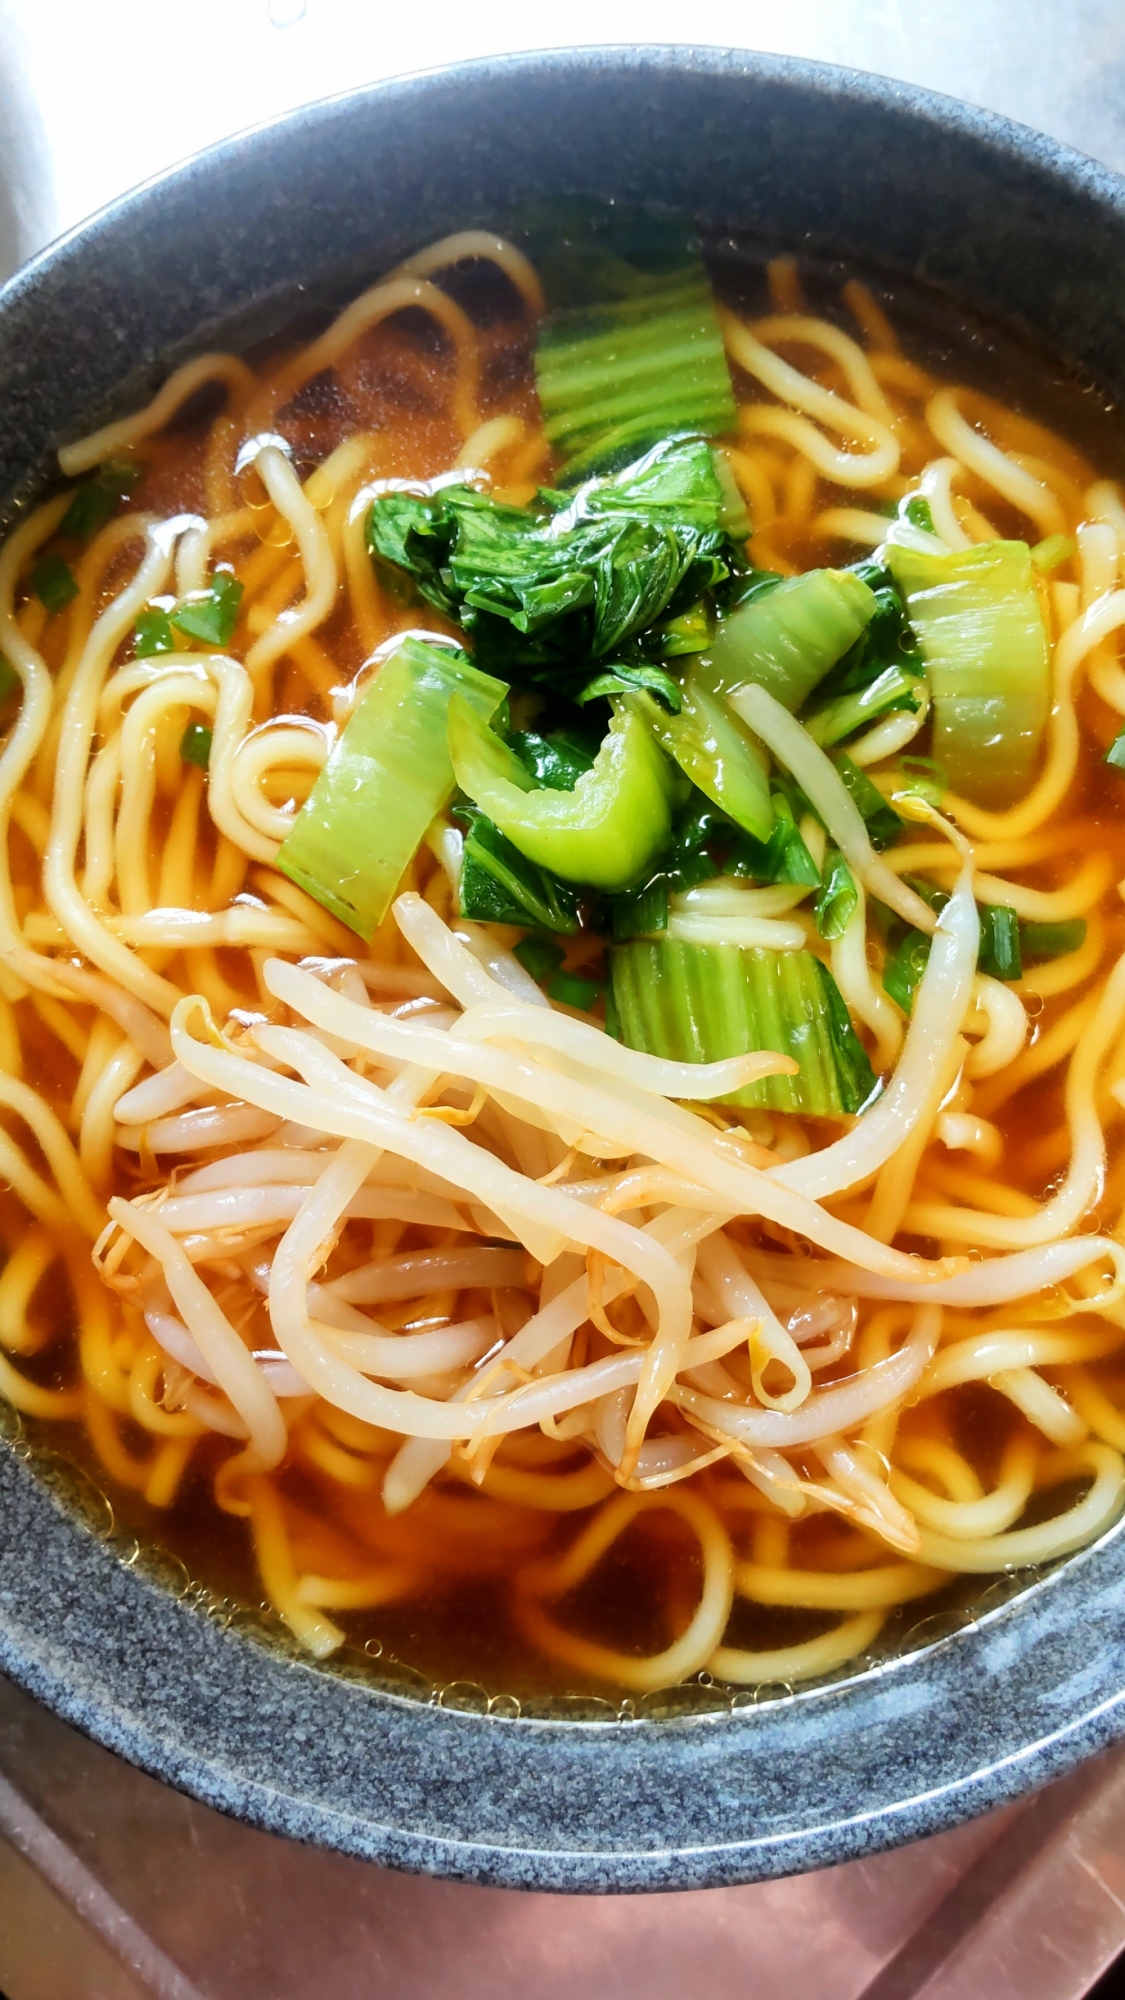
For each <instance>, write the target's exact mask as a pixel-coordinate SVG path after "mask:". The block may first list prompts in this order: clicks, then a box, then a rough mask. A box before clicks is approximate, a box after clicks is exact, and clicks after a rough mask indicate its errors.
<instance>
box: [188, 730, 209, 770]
mask: <svg viewBox="0 0 1125 2000" xmlns="http://www.w3.org/2000/svg"><path fill="white" fill-rule="evenodd" d="M211 736H212V732H211V730H210V729H208V728H207V726H206V724H205V723H203V722H189V723H188V726H187V728H186V729H185V730H184V733H183V735H182V736H181V738H180V756H181V757H182V758H183V760H184V763H185V764H198V766H199V768H200V770H201V771H206V770H207V769H208V767H209V765H210V762H211Z"/></svg>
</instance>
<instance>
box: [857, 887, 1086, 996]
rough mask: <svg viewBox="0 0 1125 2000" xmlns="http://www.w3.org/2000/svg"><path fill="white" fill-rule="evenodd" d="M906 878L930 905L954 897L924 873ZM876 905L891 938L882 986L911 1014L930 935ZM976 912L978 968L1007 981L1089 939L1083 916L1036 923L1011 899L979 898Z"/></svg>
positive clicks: (878, 917) (876, 914)
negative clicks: (992, 900)
mask: <svg viewBox="0 0 1125 2000" xmlns="http://www.w3.org/2000/svg"><path fill="white" fill-rule="evenodd" d="M902 879H903V881H904V882H906V883H908V884H909V886H910V887H911V888H912V889H914V890H915V891H916V892H917V894H918V895H920V896H921V897H922V899H923V901H924V902H926V903H928V904H929V906H930V908H931V910H934V911H937V912H940V911H942V910H943V909H944V908H945V905H946V904H947V903H948V901H949V896H948V893H947V891H946V890H944V889H939V888H938V887H937V886H936V884H934V883H933V882H927V881H925V880H924V879H923V878H922V877H921V876H919V875H904V876H903V878H902ZM871 908H872V914H873V916H874V918H875V921H876V924H877V925H878V927H879V928H880V930H881V931H882V933H883V936H884V937H885V939H886V942H887V962H886V965H885V966H884V969H883V986H884V988H885V990H886V991H887V992H888V993H889V994H890V996H891V998H892V1000H896V1001H897V1002H898V1004H899V1006H900V1007H901V1008H902V1010H903V1012H904V1013H905V1014H909V1013H910V1011H911V1008H912V1006H913V1001H914V991H915V988H916V987H917V984H918V981H919V979H920V978H921V977H922V974H923V972H924V971H925V969H926V964H927V961H928V959H929V955H930V944H931V940H930V939H929V938H928V937H926V936H925V935H924V933H923V932H922V931H916V930H914V929H912V928H910V927H908V926H907V925H905V924H903V923H902V921H901V919H899V918H898V917H895V916H894V915H893V913H892V912H891V911H890V910H888V909H887V908H886V906H885V904H882V903H879V902H873V903H872V906H871ZM977 914H978V916H979V918H980V945H979V947H978V950H977V970H978V971H979V972H983V973H987V974H988V976H989V978H991V979H1002V980H1005V981H1006V982H1008V983H1011V982H1012V981H1014V980H1017V979H1021V978H1022V977H1023V974H1024V972H1025V971H1026V970H1027V968H1028V966H1029V965H1041V964H1042V963H1043V962H1044V960H1046V959H1051V958H1060V957H1062V955H1063V954H1064V953H1065V952H1071V951H1077V950H1078V949H1079V947H1080V946H1081V945H1082V944H1084V943H1085V939H1086V920H1085V918H1084V917H1074V918H1071V919H1069V920H1068V921H1066V922H1063V923H1057V924H1038V923H1031V922H1029V921H1027V920H1026V919H1024V918H1020V917H1018V916H1017V914H1016V912H1015V910H1013V909H1012V908H1011V907H1010V905H1008V904H1007V903H978V905H977Z"/></svg>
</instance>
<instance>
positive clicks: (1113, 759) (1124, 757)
mask: <svg viewBox="0 0 1125 2000" xmlns="http://www.w3.org/2000/svg"><path fill="white" fill-rule="evenodd" d="M1105 761H1106V763H1107V764H1112V765H1113V768H1114V770H1115V771H1125V729H1122V730H1120V731H1119V732H1118V734H1117V735H1116V736H1115V737H1114V739H1113V742H1112V743H1111V744H1110V746H1109V749H1108V750H1107V751H1106V753H1105Z"/></svg>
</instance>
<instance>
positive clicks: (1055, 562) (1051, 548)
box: [1031, 535, 1078, 576]
mask: <svg viewBox="0 0 1125 2000" xmlns="http://www.w3.org/2000/svg"><path fill="white" fill-rule="evenodd" d="M1077 554H1078V544H1077V543H1076V541H1075V540H1074V537H1073V536H1072V535H1047V536H1046V537H1045V538H1044V540H1043V541H1041V542H1036V544H1035V547H1034V548H1033V549H1032V551H1031V560H1032V562H1033V563H1034V564H1035V567H1036V569H1037V570H1038V571H1039V573H1040V575H1041V576H1049V575H1050V573H1051V571H1052V570H1053V569H1059V568H1060V567H1061V565H1062V564H1063V563H1064V562H1069V561H1070V560H1071V557H1072V556H1076V555H1077Z"/></svg>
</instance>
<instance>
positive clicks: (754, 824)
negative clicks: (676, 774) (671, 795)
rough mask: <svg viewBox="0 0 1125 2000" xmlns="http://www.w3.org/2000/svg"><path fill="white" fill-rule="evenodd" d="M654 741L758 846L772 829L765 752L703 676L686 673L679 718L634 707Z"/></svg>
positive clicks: (649, 705) (637, 700)
mask: <svg viewBox="0 0 1125 2000" xmlns="http://www.w3.org/2000/svg"><path fill="white" fill-rule="evenodd" d="M630 705H631V706H632V707H634V708H635V709H636V712H637V714H638V715H640V717H641V718H642V720H643V721H644V722H645V723H646V724H647V726H648V728H649V729H650V730H651V731H652V734H653V735H654V736H655V738H656V741H657V742H658V743H659V744H660V746H661V748H662V749H663V750H666V751H667V752H668V754H669V756H671V757H674V758H675V760H676V763H677V764H678V765H679V767H680V769H681V770H682V771H683V772H685V774H686V775H687V776H688V777H689V778H690V779H691V781H692V783H693V784H694V785H696V786H698V788H699V790H700V791H701V792H704V793H705V794H706V796H707V797H708V798H709V799H711V800H712V801H713V802H714V804H715V805H717V806H718V807H719V809H720V811H722V812H725V813H726V814H727V816H728V818H730V819H732V820H733V821H734V823H735V825H736V826H740V827H743V828H744V829H745V831H746V832H747V833H749V834H752V835H753V837H754V839H755V840H760V841H765V840H768V839H769V836H770V829H771V827H772V825H773V808H772V807H771V805H770V790H769V775H768V772H769V767H768V762H767V759H766V755H765V752H764V751H763V750H762V748H761V745H760V744H759V743H758V742H757V740H756V738H755V737H754V736H752V735H751V733H750V731H749V730H748V729H747V727H746V725H745V723H744V722H742V721H741V719H740V718H739V717H738V716H736V715H735V713H734V711H733V709H731V708H730V707H729V706H728V704H727V703H726V702H725V701H723V699H722V697H721V696H720V695H716V694H712V693H711V691H710V689H709V687H708V686H707V684H706V681H705V680H704V679H703V677H702V676H701V675H699V674H696V673H694V672H693V671H692V670H691V669H689V670H688V673H687V675H686V676H685V678H684V682H683V688H682V701H681V705H680V712H679V714H678V715H665V714H664V712H663V711H662V710H661V709H660V708H658V707H657V704H656V703H655V702H654V701H652V700H651V699H646V698H645V697H644V696H643V695H641V696H634V697H633V699H632V702H631V704H630Z"/></svg>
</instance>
